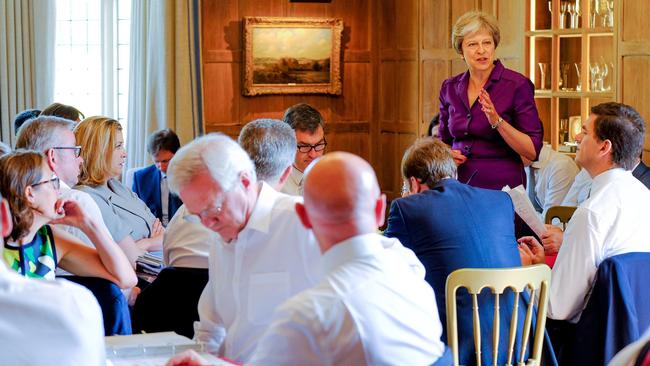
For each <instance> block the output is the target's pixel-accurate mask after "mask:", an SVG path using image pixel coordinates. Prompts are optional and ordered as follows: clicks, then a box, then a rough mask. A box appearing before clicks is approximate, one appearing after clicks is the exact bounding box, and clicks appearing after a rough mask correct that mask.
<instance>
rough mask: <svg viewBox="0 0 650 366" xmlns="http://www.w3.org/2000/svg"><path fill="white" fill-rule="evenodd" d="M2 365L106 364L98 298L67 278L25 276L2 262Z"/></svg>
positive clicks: (0, 299)
mask: <svg viewBox="0 0 650 366" xmlns="http://www.w3.org/2000/svg"><path fill="white" fill-rule="evenodd" d="M0 309H2V318H1V319H0V339H2V341H1V342H0V355H1V356H0V362H1V363H2V364H3V365H53V364H56V365H102V366H103V365H105V364H106V362H105V361H104V359H105V351H104V329H103V320H102V313H101V310H100V308H99V305H98V304H97V300H95V297H94V296H93V295H92V294H91V293H90V291H88V290H86V289H85V288H83V287H81V286H79V285H77V284H74V283H71V282H68V281H64V280H57V281H43V280H38V279H32V278H26V277H23V276H21V275H19V274H17V273H15V272H14V271H12V270H10V269H8V268H7V267H6V265H5V263H4V261H0Z"/></svg>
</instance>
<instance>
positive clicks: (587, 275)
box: [548, 207, 604, 323]
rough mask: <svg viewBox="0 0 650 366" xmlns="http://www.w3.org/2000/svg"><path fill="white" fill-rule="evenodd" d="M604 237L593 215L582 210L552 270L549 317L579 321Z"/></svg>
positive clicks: (574, 220) (574, 221) (576, 216)
mask: <svg viewBox="0 0 650 366" xmlns="http://www.w3.org/2000/svg"><path fill="white" fill-rule="evenodd" d="M603 237H604V235H603V234H602V233H601V232H600V231H599V228H598V220H597V217H596V216H595V215H594V213H593V212H592V211H590V210H588V209H586V208H583V207H580V208H578V210H576V212H575V213H574V215H573V217H572V218H571V225H569V226H568V227H567V231H566V232H565V233H564V241H563V243H562V246H561V247H560V252H559V253H558V256H557V261H556V262H555V266H554V267H553V271H552V279H551V293H550V299H549V306H548V317H549V318H551V319H559V320H569V321H571V322H573V323H575V322H577V321H578V319H579V317H578V316H577V315H579V314H580V313H581V312H582V310H583V308H584V306H585V304H586V303H587V297H588V295H589V293H590V291H591V287H592V284H593V282H594V278H595V276H596V272H597V271H598V265H597V263H600V262H601V260H600V257H601V249H600V248H601V247H602V242H603Z"/></svg>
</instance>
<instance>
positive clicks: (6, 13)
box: [0, 0, 56, 146]
mask: <svg viewBox="0 0 650 366" xmlns="http://www.w3.org/2000/svg"><path fill="white" fill-rule="evenodd" d="M55 30H56V8H55V2H54V1H49V0H2V1H0V126H1V128H0V139H2V141H3V142H5V143H7V144H10V145H11V146H13V144H14V140H15V131H14V118H15V117H16V114H18V113H20V112H22V111H23V110H25V109H30V108H38V109H42V108H44V107H46V106H47V105H49V104H50V103H51V102H52V97H53V95H54V62H53V60H54V42H55V39H54V37H55V33H56V32H55Z"/></svg>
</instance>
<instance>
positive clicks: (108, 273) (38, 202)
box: [0, 150, 137, 288]
mask: <svg viewBox="0 0 650 366" xmlns="http://www.w3.org/2000/svg"><path fill="white" fill-rule="evenodd" d="M0 172H1V174H0V192H1V193H2V196H3V197H5V198H6V199H7V201H8V202H9V207H10V208H11V211H12V212H13V230H12V231H11V234H10V235H9V238H8V239H7V241H6V244H5V248H4V251H3V257H4V260H5V261H6V262H7V264H8V265H9V267H11V268H13V269H14V270H15V271H17V272H18V273H20V274H22V275H24V276H27V277H37V278H46V279H54V270H55V269H56V267H57V266H59V265H60V266H61V268H63V269H65V270H66V271H69V272H71V273H74V274H76V275H80V276H87V277H100V278H104V279H106V280H109V281H111V282H114V283H115V284H116V285H118V286H119V287H121V288H130V287H133V286H135V284H136V282H137V279H136V276H135V272H134V271H133V269H132V268H131V265H130V264H129V261H128V260H127V258H126V256H125V255H124V253H123V252H122V250H121V249H120V248H119V247H118V246H117V244H115V242H114V241H113V240H112V239H110V238H109V237H108V236H107V235H105V234H104V233H103V232H102V231H101V230H100V229H99V226H98V225H97V224H96V222H95V219H94V218H91V217H88V216H87V215H86V214H85V212H84V211H83V209H82V208H81V207H80V206H79V205H77V203H76V202H75V201H72V200H66V199H61V198H60V192H59V178H58V177H56V176H55V175H54V174H53V173H52V170H50V168H49V166H48V165H47V163H46V161H45V157H44V156H43V155H42V154H41V153H39V152H36V151H28V150H18V151H16V152H13V153H10V154H8V155H5V156H3V157H2V158H0ZM50 223H54V224H64V225H71V226H75V227H78V228H79V229H81V230H82V231H83V232H84V233H85V234H86V235H87V236H88V238H90V240H91V241H92V242H93V244H95V248H96V249H93V248H90V247H88V246H86V245H84V244H83V243H82V242H81V240H79V239H78V238H76V237H74V236H72V235H71V234H69V233H67V232H65V231H63V230H60V229H58V228H56V227H53V226H50V225H48V224H50Z"/></svg>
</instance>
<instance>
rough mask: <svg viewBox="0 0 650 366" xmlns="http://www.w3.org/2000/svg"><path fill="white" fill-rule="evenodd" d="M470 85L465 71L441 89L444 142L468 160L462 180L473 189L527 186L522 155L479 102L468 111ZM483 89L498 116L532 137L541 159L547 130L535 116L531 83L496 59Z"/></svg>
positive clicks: (461, 169)
mask: <svg viewBox="0 0 650 366" xmlns="http://www.w3.org/2000/svg"><path fill="white" fill-rule="evenodd" d="M468 83H469V71H466V72H464V73H462V74H460V75H456V76H454V77H452V78H449V79H447V80H445V81H444V82H443V83H442V87H441V88H440V130H439V131H440V132H439V133H440V139H441V140H442V141H443V142H444V143H446V144H448V145H451V146H452V148H453V149H457V150H460V151H461V152H462V153H463V155H465V156H467V158H468V159H467V161H466V162H465V163H463V164H461V165H460V166H458V180H459V181H460V182H462V183H467V184H469V185H471V186H474V187H480V188H488V189H499V190H500V189H501V188H502V187H503V186H505V185H506V184H507V185H509V186H510V187H511V188H514V187H516V186H518V185H520V184H523V185H524V186H525V185H526V174H525V172H524V165H523V163H522V161H521V158H520V157H519V154H517V153H516V152H515V151H514V150H513V149H512V148H510V146H508V144H506V142H505V141H504V140H503V138H502V137H501V135H500V134H499V132H498V131H497V130H494V129H492V127H491V126H490V122H488V119H487V117H486V116H485V114H484V113H483V111H481V104H480V103H479V102H478V100H477V101H476V102H475V103H474V104H473V105H472V106H471V107H470V106H469V101H468V99H467V86H468ZM485 90H487V92H488V93H489V94H490V98H491V99H492V103H494V106H495V108H496V111H497V113H498V114H499V116H501V118H503V119H504V120H506V121H508V123H510V124H511V125H512V126H514V127H515V128H516V129H517V130H519V131H521V132H523V133H525V134H526V135H528V136H530V138H531V139H532V140H533V145H534V146H535V155H536V156H538V155H539V151H540V150H541V149H542V139H543V137H544V130H543V128H542V122H541V121H540V119H539V116H538V114H537V106H536V105H535V99H534V91H535V88H534V86H533V83H532V82H531V81H530V80H529V79H528V78H527V77H525V76H524V75H522V74H520V73H518V72H515V71H512V70H509V69H506V68H505V67H504V66H503V64H502V63H501V61H499V60H497V61H495V62H494V69H493V70H492V73H491V74H490V78H489V80H488V81H487V83H486V84H485Z"/></svg>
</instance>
